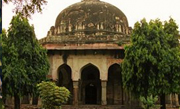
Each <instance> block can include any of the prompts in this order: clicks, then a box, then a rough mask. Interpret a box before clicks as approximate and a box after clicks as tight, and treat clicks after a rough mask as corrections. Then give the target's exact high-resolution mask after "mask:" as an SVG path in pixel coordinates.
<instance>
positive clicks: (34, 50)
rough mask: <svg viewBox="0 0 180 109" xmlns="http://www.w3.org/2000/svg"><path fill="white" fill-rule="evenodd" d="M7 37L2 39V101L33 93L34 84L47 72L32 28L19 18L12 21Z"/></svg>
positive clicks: (34, 91)
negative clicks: (9, 97)
mask: <svg viewBox="0 0 180 109" xmlns="http://www.w3.org/2000/svg"><path fill="white" fill-rule="evenodd" d="M10 24H11V25H10V28H9V30H8V34H7V36H8V37H6V35H5V34H4V35H3V38H2V39H3V40H2V42H3V43H2V47H3V52H2V54H3V70H2V72H3V98H4V97H5V96H6V95H10V96H14V94H18V96H19V97H20V96H23V95H27V94H34V93H36V84H38V83H40V82H41V81H43V80H45V79H46V75H47V73H48V70H49V63H48V59H47V54H46V50H45V49H43V48H42V46H40V45H39V43H38V40H37V39H36V37H35V33H34V28H33V26H30V25H29V23H28V20H27V19H26V18H23V17H22V16H21V15H16V16H14V17H13V19H12V21H11V23H10Z"/></svg>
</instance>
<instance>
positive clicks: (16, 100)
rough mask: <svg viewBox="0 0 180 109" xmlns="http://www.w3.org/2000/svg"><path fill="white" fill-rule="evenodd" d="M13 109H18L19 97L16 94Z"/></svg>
mask: <svg viewBox="0 0 180 109" xmlns="http://www.w3.org/2000/svg"><path fill="white" fill-rule="evenodd" d="M14 109H20V97H19V96H18V94H17V93H15V94H14Z"/></svg>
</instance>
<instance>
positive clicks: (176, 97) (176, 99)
mask: <svg viewBox="0 0 180 109" xmlns="http://www.w3.org/2000/svg"><path fill="white" fill-rule="evenodd" d="M175 102H176V103H175V104H176V106H179V99H178V94H175Z"/></svg>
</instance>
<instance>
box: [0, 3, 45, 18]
mask: <svg viewBox="0 0 180 109" xmlns="http://www.w3.org/2000/svg"><path fill="white" fill-rule="evenodd" d="M3 2H4V3H9V2H12V3H13V4H14V5H15V6H16V7H15V9H14V10H15V12H16V13H21V14H22V15H23V16H25V17H30V16H31V14H34V13H35V12H36V11H37V12H42V9H43V7H42V6H43V5H46V3H47V1H46V0H3Z"/></svg>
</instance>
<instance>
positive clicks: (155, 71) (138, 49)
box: [122, 18, 180, 97]
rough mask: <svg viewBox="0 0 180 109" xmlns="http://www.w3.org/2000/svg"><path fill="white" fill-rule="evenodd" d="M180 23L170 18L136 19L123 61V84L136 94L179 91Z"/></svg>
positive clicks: (159, 93)
mask: <svg viewBox="0 0 180 109" xmlns="http://www.w3.org/2000/svg"><path fill="white" fill-rule="evenodd" d="M177 28H178V26H177V25H176V23H175V21H174V20H173V19H172V18H170V20H169V21H166V22H165V23H164V24H163V22H161V21H160V20H159V19H156V20H151V21H150V22H149V23H148V22H146V20H145V19H143V20H141V22H137V23H136V24H135V26H134V30H133V32H132V34H131V45H129V46H127V47H126V48H125V58H124V61H123V63H122V75H123V76H122V77H123V84H124V87H125V88H126V89H128V90H130V91H131V92H132V93H133V94H134V95H136V96H138V97H139V96H144V97H148V96H150V95H161V94H169V93H178V92H179V91H180V79H179V78H180V52H179V51H180V49H179V43H178V40H177V39H178V38H177V37H178V33H177V32H178V31H177Z"/></svg>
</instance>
